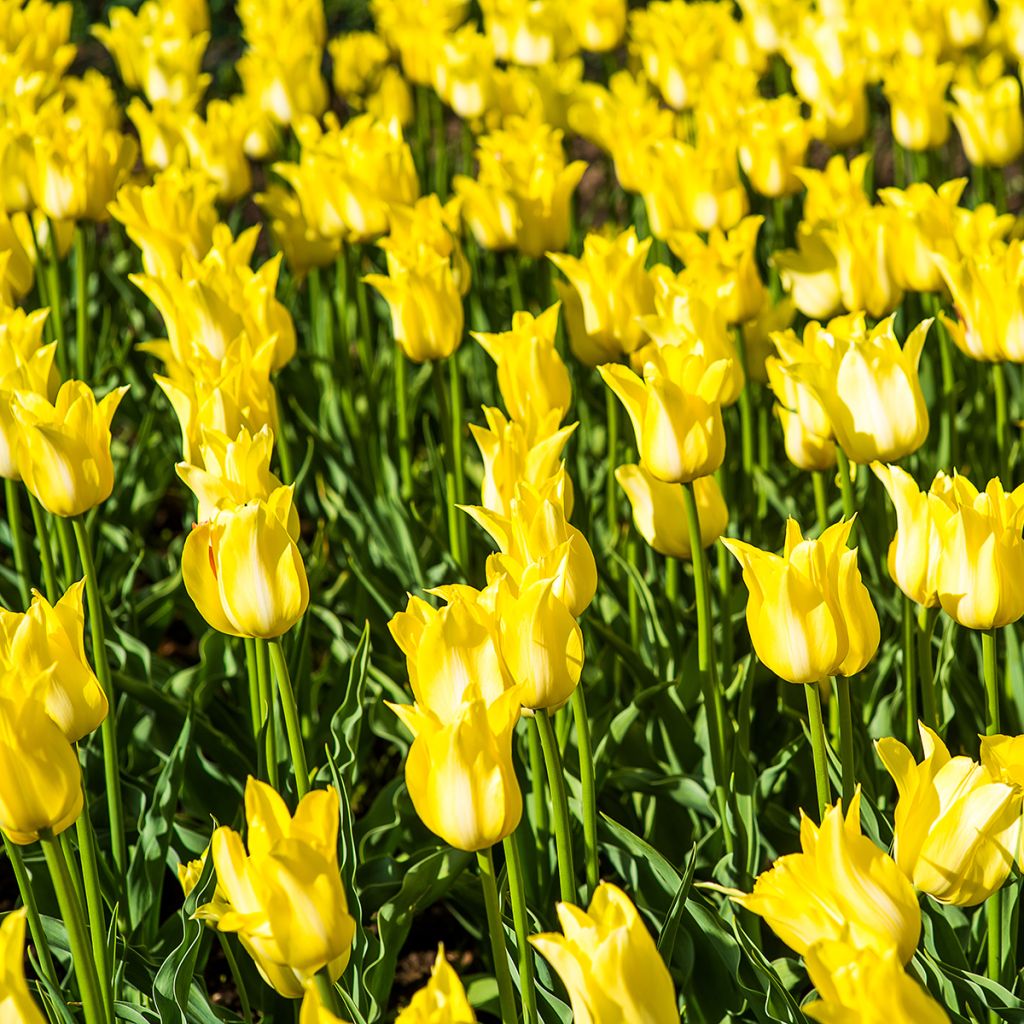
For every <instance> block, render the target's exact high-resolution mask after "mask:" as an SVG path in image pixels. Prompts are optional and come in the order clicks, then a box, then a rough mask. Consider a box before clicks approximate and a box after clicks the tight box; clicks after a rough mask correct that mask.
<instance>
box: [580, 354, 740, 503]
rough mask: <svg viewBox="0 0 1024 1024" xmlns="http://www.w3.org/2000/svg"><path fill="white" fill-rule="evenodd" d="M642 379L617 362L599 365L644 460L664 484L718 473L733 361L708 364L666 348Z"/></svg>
mask: <svg viewBox="0 0 1024 1024" xmlns="http://www.w3.org/2000/svg"><path fill="white" fill-rule="evenodd" d="M658 356H659V358H658V359H657V361H654V360H653V359H652V361H649V362H648V363H646V364H645V366H644V375H643V378H642V379H641V378H640V377H638V376H637V375H636V374H635V373H634V372H633V371H632V370H630V369H628V368H627V367H625V366H619V365H615V364H611V365H608V364H606V365H604V366H601V367H598V370H599V372H600V374H601V377H602V378H603V380H604V382H605V383H606V384H607V385H608V387H610V388H611V389H612V391H613V392H614V393H615V395H616V397H617V398H618V399H619V401H621V402H622V404H623V405H624V406H625V407H626V412H627V413H629V418H630V421H631V422H632V424H633V430H634V432H635V434H636V441H637V447H638V448H639V449H640V460H641V463H642V464H643V465H644V466H645V467H646V468H647V469H648V471H649V472H650V473H651V474H652V475H653V476H656V477H657V478H658V479H659V480H663V481H665V482H666V483H690V482H691V481H692V480H696V479H697V478H698V477H702V476H708V475H709V474H711V473H714V472H715V470H716V469H718V467H719V466H721V464H722V460H723V459H724V458H725V428H724V426H723V424H722V407H721V404H720V403H721V397H722V394H723V392H724V387H725V384H726V380H727V374H728V371H729V360H726V359H721V360H718V361H717V362H715V363H713V364H712V365H711V366H706V365H705V364H704V362H703V360H702V359H700V358H699V357H697V356H692V355H689V354H687V353H685V352H683V351H682V350H681V349H673V348H664V349H661V350H660V351H659V353H658Z"/></svg>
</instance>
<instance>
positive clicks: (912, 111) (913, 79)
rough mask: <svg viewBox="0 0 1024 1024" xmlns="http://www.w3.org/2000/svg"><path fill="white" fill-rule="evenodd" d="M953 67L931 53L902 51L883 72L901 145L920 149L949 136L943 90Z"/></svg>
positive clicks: (946, 87) (936, 144) (911, 148)
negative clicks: (919, 53)
mask: <svg viewBox="0 0 1024 1024" xmlns="http://www.w3.org/2000/svg"><path fill="white" fill-rule="evenodd" d="M953 71H954V66H953V65H952V64H939V63H938V62H937V61H936V59H935V57H934V56H932V55H930V54H925V55H922V56H915V55H912V54H906V53H904V54H901V55H899V56H898V57H897V59H896V60H895V61H893V63H892V64H891V65H890V66H889V67H888V69H887V70H886V73H885V81H884V88H885V97H886V99H887V100H888V101H889V108H890V116H891V119H892V134H893V138H895V139H896V141H897V142H898V143H899V144H900V145H901V146H902V147H903V148H904V149H909V150H914V151H917V152H921V151H923V150H926V149H933V148H935V147H936V146H944V145H945V144H946V140H947V139H948V138H949V109H948V107H947V104H946V90H947V89H948V88H949V83H950V82H951V81H952V80H953Z"/></svg>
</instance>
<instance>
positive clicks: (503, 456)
mask: <svg viewBox="0 0 1024 1024" xmlns="http://www.w3.org/2000/svg"><path fill="white" fill-rule="evenodd" d="M560 416H561V410H560V409H552V410H551V412H550V413H548V415H547V417H546V418H545V419H543V420H541V422H540V424H539V425H538V427H537V437H536V439H535V440H534V441H533V443H532V444H531V443H530V441H529V440H528V439H527V436H526V432H525V430H524V429H523V426H522V424H521V423H519V422H517V421H516V420H508V419H506V418H505V416H504V415H503V413H502V412H501V410H500V409H494V408H491V407H487V406H485V407H484V418H485V419H486V420H487V429H484V428H483V427H480V426H478V425H477V424H475V423H471V424H470V425H469V432H470V433H471V434H472V435H473V440H474V441H476V443H477V447H478V448H479V449H480V457H481V458H482V459H483V463H484V475H483V481H482V483H481V485H480V504H481V505H482V506H483V507H484V508H486V509H490V510H491V511H492V512H497V513H498V514H499V515H503V516H508V515H509V514H510V513H511V511H512V499H513V498H514V497H515V490H516V485H517V484H518V483H519V482H520V481H521V480H524V481H525V482H526V483H528V484H531V485H533V486H534V487H540V486H542V485H543V484H544V483H545V481H547V480H549V479H550V478H551V477H553V476H554V475H555V474H556V473H557V472H558V470H559V467H560V466H561V464H562V463H561V458H562V450H563V449H564V447H565V444H566V442H567V441H568V440H569V436H570V435H571V434H572V432H573V431H574V430H575V429H576V426H577V424H575V423H570V424H569V426H567V427H561V428H559V426H558V421H559V419H560ZM565 484H566V493H565V513H566V515H572V496H573V495H572V486H571V481H570V480H569V478H568V477H566V480H565Z"/></svg>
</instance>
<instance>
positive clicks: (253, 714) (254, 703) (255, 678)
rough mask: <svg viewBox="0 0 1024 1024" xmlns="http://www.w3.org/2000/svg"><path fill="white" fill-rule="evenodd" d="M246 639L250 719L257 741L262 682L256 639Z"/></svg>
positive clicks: (249, 637) (260, 717) (258, 736)
mask: <svg viewBox="0 0 1024 1024" xmlns="http://www.w3.org/2000/svg"><path fill="white" fill-rule="evenodd" d="M244 639H245V669H246V673H247V676H248V680H249V721H250V722H251V723H252V736H253V739H254V740H256V741H257V742H258V741H259V738H260V724H261V719H262V717H263V716H262V715H261V714H260V683H259V671H258V669H257V668H256V641H255V640H254V639H253V638H252V637H251V636H247V637H245V638H244Z"/></svg>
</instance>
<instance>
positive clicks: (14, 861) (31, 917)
mask: <svg viewBox="0 0 1024 1024" xmlns="http://www.w3.org/2000/svg"><path fill="white" fill-rule="evenodd" d="M0 837H2V838H3V842H4V850H5V852H6V853H7V859H8V861H10V864H11V870H12V871H13V873H14V880H15V881H16V882H17V883H18V892H19V893H21V902H22V903H23V904H24V906H25V916H26V917H27V918H28V930H29V934H30V935H31V936H32V944H33V945H34V946H35V947H36V956H37V957H38V959H39V966H40V969H41V971H42V975H43V977H44V978H45V979H46V980H47V981H48V982H50V984H51V985H53V986H54V988H55V990H59V987H60V986H59V985H58V983H57V972H56V971H55V970H54V967H53V957H52V955H51V954H50V944H49V942H47V940H46V931H45V930H44V928H43V919H42V918H41V917H40V916H39V905H38V904H37V903H36V894H35V890H34V889H33V888H32V876H31V875H29V873H28V868H26V867H25V858H24V857H22V855H21V848H20V847H19V846H17V845H16V844H15V843H13V842H11V840H10V839H8V838H7V835H6V833H4V832H0Z"/></svg>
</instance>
